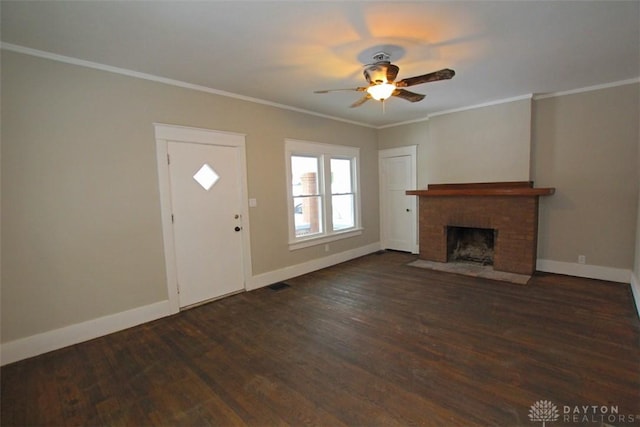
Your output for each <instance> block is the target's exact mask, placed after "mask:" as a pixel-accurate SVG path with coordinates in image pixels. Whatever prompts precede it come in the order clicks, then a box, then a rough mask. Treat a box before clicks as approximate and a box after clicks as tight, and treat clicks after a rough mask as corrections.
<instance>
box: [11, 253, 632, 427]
mask: <svg viewBox="0 0 640 427" xmlns="http://www.w3.org/2000/svg"><path fill="white" fill-rule="evenodd" d="M414 259H415V256H413V255H409V254H404V253H397V252H386V253H384V254H373V255H369V256H366V257H363V258H359V259H356V260H353V261H350V262H347V263H344V264H341V265H338V266H335V267H332V268H328V269H325V270H321V271H318V272H314V273H311V274H307V275H305V276H302V277H298V278H296V279H292V280H289V281H287V283H288V284H289V285H290V287H288V288H285V289H282V290H278V291H274V290H271V289H268V288H263V289H259V290H257V291H253V292H249V293H244V294H239V295H235V296H232V297H229V298H226V299H223V300H220V301H217V302H214V303H210V304H207V305H203V306H200V307H197V308H193V309H191V310H187V311H185V312H182V313H180V314H178V315H175V316H172V317H169V318H165V319H161V320H158V321H155V322H152V323H149V324H146V325H142V326H139V327H136V328H132V329H128V330H126V331H122V332H119V333H115V334H112V335H109V336H105V337H102V338H99V339H95V340H92V341H89V342H86V343H82V344H79V345H75V346H72V347H68V348H64V349H61V350H58V351H55V352H52V353H48V354H45V355H42V356H38V357H35V358H32V359H28V360H24V361H21V362H17V363H14V364H11V365H8V366H5V367H3V368H2V369H1V370H0V374H1V381H2V396H1V399H2V400H1V405H2V406H1V422H2V425H3V426H11V425H20V426H23V425H24V426H31V425H55V426H58V425H78V426H93V425H96V426H100V425H102V426H107V425H108V426H119V425H129V426H142V425H171V426H189V425H193V426H207V425H216V426H226V425H256V426H267V425H269V426H270V425H294V426H299V425H320V426H342V425H348V426H360V425H362V426H375V425H385V426H394V425H400V426H407V425H425V426H431V425H433V426H476V425H477V426H541V425H542V420H533V421H532V420H531V419H530V418H529V410H530V409H531V407H532V405H534V404H535V403H536V402H538V401H541V400H548V401H550V402H552V404H553V405H555V406H556V408H557V410H558V419H557V420H555V421H553V422H547V426H548V427H556V426H561V425H571V426H578V425H580V426H584V425H591V426H600V425H615V426H627V425H639V424H640V322H639V320H638V317H637V313H636V312H635V308H634V305H633V299H632V295H631V291H630V288H629V286H628V285H623V284H618V283H610V282H604V281H598V280H589V279H580V278H575V277H568V276H560V275H553V274H543V273H538V274H536V275H535V276H534V278H533V279H532V281H531V282H530V283H529V285H527V286H521V285H513V284H508V283H501V282H495V281H491V280H484V279H474V278H469V277H464V276H458V275H453V274H448V273H440V272H434V271H429V270H423V269H419V268H414V267H409V266H407V265H406V264H407V263H408V262H410V261H412V260H414ZM592 405H597V406H598V408H597V410H594V409H593V408H592ZM565 406H566V407H568V408H569V409H570V412H571V414H570V417H571V418H569V419H565V417H566V416H567V415H565V414H564V412H565V410H566V409H565ZM576 406H577V407H578V410H579V411H580V413H579V414H575V413H574V411H575V409H574V407H576ZM582 406H589V408H588V409H587V410H586V414H582V412H584V411H583V409H584V408H581V407H582ZM615 411H617V413H612V412H615ZM603 412H606V414H603ZM547 415H548V416H551V415H552V414H547ZM583 415H584V416H588V418H584V417H583ZM576 417H579V418H576ZM611 417H613V418H611ZM548 420H549V419H548Z"/></svg>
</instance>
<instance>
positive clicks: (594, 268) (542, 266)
mask: <svg viewBox="0 0 640 427" xmlns="http://www.w3.org/2000/svg"><path fill="white" fill-rule="evenodd" d="M536 269H537V270H539V271H546V272H548V273H557V274H567V275H569V276H578V277H587V278H589V279H599V280H609V281H611V282H620V283H629V282H630V281H631V270H625V269H623V268H612V267H603V266H600V265H589V264H578V263H573V262H561V261H552V260H549V259H538V262H537V264H536Z"/></svg>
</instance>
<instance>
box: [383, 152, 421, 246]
mask: <svg viewBox="0 0 640 427" xmlns="http://www.w3.org/2000/svg"><path fill="white" fill-rule="evenodd" d="M379 158H380V216H381V230H380V231H381V235H382V239H381V240H382V245H383V248H384V249H394V250H399V251H405V252H412V253H417V252H418V247H417V240H418V239H417V212H416V211H417V209H416V208H417V200H416V199H417V197H415V196H407V195H406V194H405V191H407V190H414V189H416V188H415V187H416V170H415V164H416V147H415V146H413V147H402V148H399V149H390V150H381V151H380V157H379Z"/></svg>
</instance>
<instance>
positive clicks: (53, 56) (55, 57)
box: [0, 42, 375, 129]
mask: <svg viewBox="0 0 640 427" xmlns="http://www.w3.org/2000/svg"><path fill="white" fill-rule="evenodd" d="M0 49H3V50H7V51H11V52H16V53H22V54H24V55H30V56H35V57H38V58H44V59H50V60H52V61H57V62H63V63H66V64H71V65H77V66H80V67H86V68H92V69H94V70H100V71H106V72H109V73H114V74H120V75H124V76H128V77H134V78H137V79H142V80H149V81H152V82H156V83H163V84H166V85H171V86H177V87H181V88H184V89H191V90H196V91H199V92H205V93H209V94H212V95H219V96H225V97H228V98H234V99H239V100H242V101H247V102H252V103H254V104H261V105H268V106H270V107H276V108H280V109H283V110H289V111H295V112H297V113H303V114H308V115H311V116H316V117H322V118H324V119H329V120H335V121H339V122H344V123H349V124H352V125H357V126H363V127H367V128H374V129H375V126H373V125H370V124H367V123H362V122H357V121H353V120H347V119H343V118H341V117H335V116H330V115H327V114H322V113H317V112H315V111H310V110H305V109H302V108H297V107H292V106H290V105H285V104H279V103H277V102H271V101H267V100H264V99H259V98H253V97H250V96H245V95H239V94H237V93H232V92H226V91H223V90H219V89H214V88H210V87H207V86H201V85H196V84H193V83H187V82H183V81H181V80H174V79H169V78H166V77H160V76H156V75H153V74H147V73H142V72H139V71H133V70H129V69H126V68H120V67H113V66H111V65H106V64H101V63H99V62H93V61H86V60H84V59H78V58H73V57H70V56H65V55H59V54H57V53H51V52H45V51H42V50H38V49H32V48H29V47H24V46H19V45H15V44H12V43H6V42H0Z"/></svg>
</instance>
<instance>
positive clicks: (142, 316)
mask: <svg viewBox="0 0 640 427" xmlns="http://www.w3.org/2000/svg"><path fill="white" fill-rule="evenodd" d="M378 250H380V243H379V242H377V243H373V244H370V245H367V246H362V247H360V248H356V249H351V250H348V251H345V252H340V253H337V254H333V255H329V256H327V257H324V258H319V259H315V260H311V261H308V262H305V263H302V264H298V265H293V266H290V267H285V268H282V269H280V270H275V271H271V272H268V273H264V274H259V275H257V276H253V277H251V279H250V280H249V281H248V282H247V286H246V289H247V291H250V290H254V289H258V288H261V287H264V286H268V285H270V284H272V283H276V282H281V281H283V280H287V279H290V278H292V277H296V276H300V275H302V274H306V273H310V272H312V271H315V270H320V269H322V268H326V267H330V266H332V265H335V264H339V263H341V262H345V261H349V260H350V259H354V258H358V257H361V256H364V255H367V254H370V253H372V252H376V251H378ZM174 313H175V310H172V308H171V304H170V302H169V301H168V300H167V301H160V302H157V303H153V304H149V305H146V306H143V307H138V308H134V309H131V310H127V311H123V312H120V313H115V314H110V315H108V316H104V317H99V318H97V319H92V320H88V321H86V322H82V323H77V324H74V325H70V326H65V327H63V328H59V329H54V330H52V331H47V332H43V333H40V334H36V335H32V336H29V337H26V338H20V339H17V340H14V341H9V342H7V343H4V344H2V345H1V346H0V365H2V366H3V365H7V364H9V363H13V362H17V361H19V360H23V359H28V358H30V357H34V356H38V355H40V354H44V353H48V352H50V351H54V350H58V349H61V348H63V347H67V346H70V345H74V344H78V343H81V342H83V341H88V340H91V339H94V338H98V337H101V336H104V335H108V334H111V333H113V332H117V331H121V330H123V329H127V328H131V327H133V326H138V325H141V324H143V323H146V322H151V321H153V320H156V319H160V318H162V317H166V316H170V315H171V314H174Z"/></svg>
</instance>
